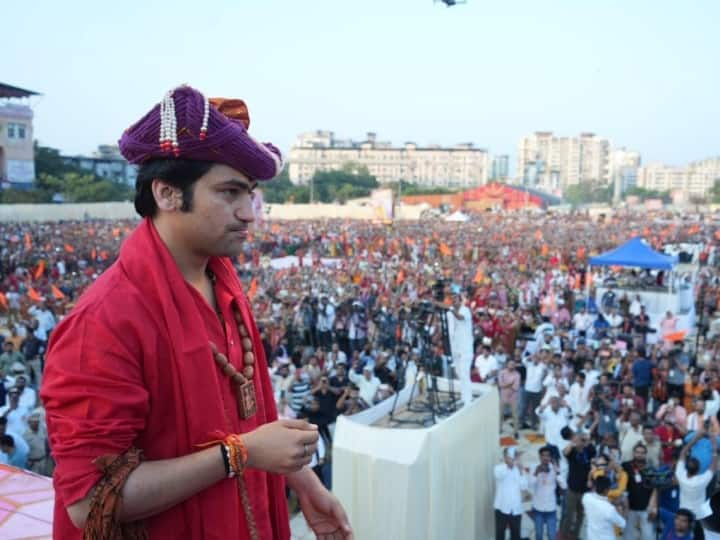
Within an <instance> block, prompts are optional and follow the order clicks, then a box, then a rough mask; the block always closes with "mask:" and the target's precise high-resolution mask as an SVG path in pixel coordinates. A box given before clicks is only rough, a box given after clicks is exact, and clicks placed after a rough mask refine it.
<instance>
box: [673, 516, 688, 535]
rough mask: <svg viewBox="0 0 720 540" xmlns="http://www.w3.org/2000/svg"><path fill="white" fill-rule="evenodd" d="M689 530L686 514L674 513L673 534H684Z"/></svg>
mask: <svg viewBox="0 0 720 540" xmlns="http://www.w3.org/2000/svg"><path fill="white" fill-rule="evenodd" d="M689 532H690V522H689V521H688V518H687V516H685V515H683V514H675V534H676V535H677V536H684V535H686V534H688V533H689Z"/></svg>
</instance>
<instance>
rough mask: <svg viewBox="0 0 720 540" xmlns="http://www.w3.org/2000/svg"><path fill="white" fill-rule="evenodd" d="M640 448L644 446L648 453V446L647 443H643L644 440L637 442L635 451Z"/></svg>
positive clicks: (634, 447)
mask: <svg viewBox="0 0 720 540" xmlns="http://www.w3.org/2000/svg"><path fill="white" fill-rule="evenodd" d="M638 448H642V449H643V450H645V452H646V453H647V446H646V445H645V443H642V442H639V443H637V444H636V445H635V446H633V452H634V451H635V450H637V449H638Z"/></svg>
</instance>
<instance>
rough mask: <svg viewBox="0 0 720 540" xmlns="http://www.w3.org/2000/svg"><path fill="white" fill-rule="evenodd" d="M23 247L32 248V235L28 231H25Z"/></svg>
mask: <svg viewBox="0 0 720 540" xmlns="http://www.w3.org/2000/svg"><path fill="white" fill-rule="evenodd" d="M25 249H26V250H28V251H30V250H31V249H32V237H31V236H30V233H25Z"/></svg>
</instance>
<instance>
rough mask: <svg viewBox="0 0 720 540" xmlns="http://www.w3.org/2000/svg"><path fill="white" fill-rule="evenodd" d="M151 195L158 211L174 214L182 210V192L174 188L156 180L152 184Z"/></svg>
mask: <svg viewBox="0 0 720 540" xmlns="http://www.w3.org/2000/svg"><path fill="white" fill-rule="evenodd" d="M152 193H153V197H154V198H155V204H157V207H158V208H159V209H160V210H164V211H165V212H175V211H178V210H180V209H181V208H182V192H181V191H180V189H178V188H176V187H175V186H171V185H170V184H168V183H167V182H165V181H163V180H160V179H157V178H156V179H155V180H153V183H152Z"/></svg>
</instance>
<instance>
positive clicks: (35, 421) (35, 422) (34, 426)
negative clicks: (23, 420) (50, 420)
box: [28, 418, 40, 431]
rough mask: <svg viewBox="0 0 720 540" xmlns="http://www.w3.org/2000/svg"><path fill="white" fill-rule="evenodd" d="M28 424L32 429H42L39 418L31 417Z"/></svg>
mask: <svg viewBox="0 0 720 540" xmlns="http://www.w3.org/2000/svg"><path fill="white" fill-rule="evenodd" d="M28 426H29V427H30V429H31V430H33V431H37V430H38V429H40V420H38V419H37V418H29V419H28Z"/></svg>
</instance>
